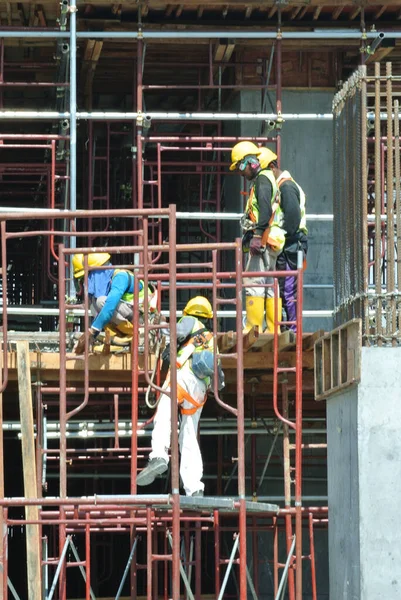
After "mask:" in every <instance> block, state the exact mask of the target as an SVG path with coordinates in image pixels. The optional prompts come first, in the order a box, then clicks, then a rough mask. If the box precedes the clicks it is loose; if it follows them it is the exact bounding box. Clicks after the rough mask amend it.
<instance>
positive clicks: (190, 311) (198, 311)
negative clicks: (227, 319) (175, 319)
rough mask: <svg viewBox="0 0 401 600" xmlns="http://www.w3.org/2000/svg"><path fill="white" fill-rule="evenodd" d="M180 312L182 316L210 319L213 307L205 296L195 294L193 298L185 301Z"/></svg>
mask: <svg viewBox="0 0 401 600" xmlns="http://www.w3.org/2000/svg"><path fill="white" fill-rule="evenodd" d="M182 314H183V315H184V316H187V315H190V316H191V317H203V318H204V319H211V318H212V317H213V309H212V305H211V304H210V302H209V300H208V299H207V298H205V297H204V296H195V298H191V300H190V301H189V302H188V303H187V305H186V307H185V308H184V310H183V311H182Z"/></svg>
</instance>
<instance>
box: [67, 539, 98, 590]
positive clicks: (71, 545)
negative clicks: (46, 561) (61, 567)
mask: <svg viewBox="0 0 401 600" xmlns="http://www.w3.org/2000/svg"><path fill="white" fill-rule="evenodd" d="M70 547H71V550H72V553H73V555H74V557H75V560H76V561H77V562H78V563H80V562H81V559H80V558H79V555H78V550H77V548H76V546H75V544H74V542H73V540H72V538H71V539H70ZM78 566H79V570H80V571H81V575H82V577H83V579H84V581H85V584H86V573H85V569H84V568H83V566H82V565H81V564H79V565H78ZM90 597H91V599H92V600H96V596H95V594H94V593H93V590H92V587H91V588H90Z"/></svg>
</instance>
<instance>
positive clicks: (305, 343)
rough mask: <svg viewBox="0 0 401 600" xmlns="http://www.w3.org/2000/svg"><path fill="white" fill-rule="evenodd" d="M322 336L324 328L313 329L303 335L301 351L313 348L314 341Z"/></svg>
mask: <svg viewBox="0 0 401 600" xmlns="http://www.w3.org/2000/svg"><path fill="white" fill-rule="evenodd" d="M323 336H324V329H318V331H315V332H314V333H312V334H311V335H308V336H307V337H304V338H303V340H302V351H303V352H309V351H311V350H313V349H314V347H315V342H316V341H317V340H318V339H319V338H321V337H323Z"/></svg>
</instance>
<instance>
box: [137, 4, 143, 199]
mask: <svg viewBox="0 0 401 600" xmlns="http://www.w3.org/2000/svg"><path fill="white" fill-rule="evenodd" d="M139 10H141V9H140V8H139ZM136 48H137V64H136V69H137V71H136V97H137V100H136V111H137V113H138V117H137V121H136V164H137V206H136V208H143V161H142V129H143V127H142V125H143V114H142V111H143V89H142V80H143V40H141V39H138V40H137V44H136Z"/></svg>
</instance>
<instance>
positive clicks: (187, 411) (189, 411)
mask: <svg viewBox="0 0 401 600" xmlns="http://www.w3.org/2000/svg"><path fill="white" fill-rule="evenodd" d="M177 400H178V404H179V405H180V410H181V414H183V415H194V414H195V413H196V411H197V410H199V409H200V408H202V407H203V405H204V404H205V402H206V400H207V394H206V395H205V398H204V400H203V402H197V401H196V400H195V399H194V398H192V396H191V395H190V394H189V393H188V392H187V391H186V390H185V389H184V388H183V387H182V386H181V385H180V384H179V383H177ZM184 400H186V401H187V402H189V403H190V404H192V406H193V408H183V407H182V404H183V403H184Z"/></svg>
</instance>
